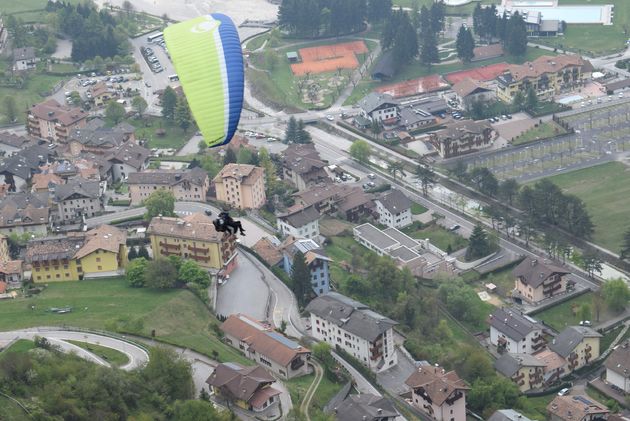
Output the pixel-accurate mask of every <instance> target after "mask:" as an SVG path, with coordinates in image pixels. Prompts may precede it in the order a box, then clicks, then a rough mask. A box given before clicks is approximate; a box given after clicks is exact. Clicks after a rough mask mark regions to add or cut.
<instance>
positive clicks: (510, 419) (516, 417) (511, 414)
mask: <svg viewBox="0 0 630 421" xmlns="http://www.w3.org/2000/svg"><path fill="white" fill-rule="evenodd" d="M488 421H532V420H531V419H529V418H527V417H526V416H524V415H523V414H521V413H520V412H517V411H515V410H513V409H499V410H497V411H494V414H492V415H491V416H490V418H488Z"/></svg>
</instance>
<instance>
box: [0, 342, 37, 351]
mask: <svg viewBox="0 0 630 421" xmlns="http://www.w3.org/2000/svg"><path fill="white" fill-rule="evenodd" d="M33 348H35V343H34V342H33V341H29V340H28V339H18V340H17V341H15V342H14V343H13V345H11V346H10V347H8V348H7V349H5V350H4V351H2V354H0V355H6V354H8V353H10V352H27V351H30V350H31V349H33Z"/></svg>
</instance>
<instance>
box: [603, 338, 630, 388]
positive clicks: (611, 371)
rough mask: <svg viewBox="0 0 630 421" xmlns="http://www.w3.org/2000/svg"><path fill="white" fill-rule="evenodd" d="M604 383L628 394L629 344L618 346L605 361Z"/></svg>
mask: <svg viewBox="0 0 630 421" xmlns="http://www.w3.org/2000/svg"><path fill="white" fill-rule="evenodd" d="M606 381H607V382H608V383H610V384H612V385H614V386H617V387H618V388H619V389H621V390H623V391H624V392H625V393H630V344H629V343H628V340H625V341H624V342H623V343H621V344H620V345H618V346H617V347H616V348H615V350H614V351H613V352H612V353H611V354H610V356H609V357H608V359H606Z"/></svg>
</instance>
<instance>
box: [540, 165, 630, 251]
mask: <svg viewBox="0 0 630 421" xmlns="http://www.w3.org/2000/svg"><path fill="white" fill-rule="evenodd" d="M550 180H551V181H552V182H554V183H555V184H557V185H558V186H559V187H561V188H562V189H563V191H565V192H566V193H569V194H574V195H576V196H578V197H579V198H580V199H582V200H583V201H584V203H586V208H587V209H588V212H589V214H590V215H591V219H592V221H593V223H594V224H595V232H594V234H593V241H594V242H595V243H597V244H599V245H600V246H603V247H606V248H607V249H609V250H611V251H613V252H614V253H618V252H619V248H620V247H621V242H622V238H623V233H624V232H626V231H627V230H628V229H629V228H630V168H629V167H627V166H625V165H624V164H622V163H620V162H611V163H608V164H602V165H597V166H595V167H591V168H586V169H583V170H578V171H572V172H570V173H566V174H561V175H556V176H553V177H550Z"/></svg>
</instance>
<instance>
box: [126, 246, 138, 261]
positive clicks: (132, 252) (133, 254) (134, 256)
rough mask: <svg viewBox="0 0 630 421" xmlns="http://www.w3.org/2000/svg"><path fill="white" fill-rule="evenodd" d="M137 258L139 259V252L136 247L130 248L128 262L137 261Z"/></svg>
mask: <svg viewBox="0 0 630 421" xmlns="http://www.w3.org/2000/svg"><path fill="white" fill-rule="evenodd" d="M137 258H138V252H137V251H136V248H135V246H131V247H130V248H129V253H128V254H127V260H129V261H130V262H131V261H132V260H133V259H137Z"/></svg>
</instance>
